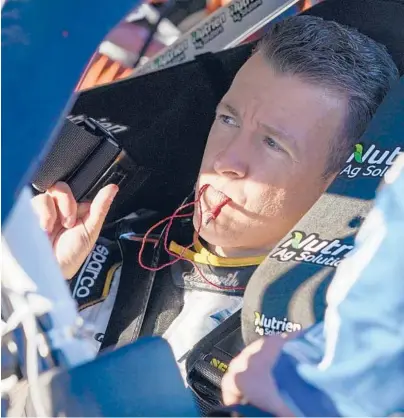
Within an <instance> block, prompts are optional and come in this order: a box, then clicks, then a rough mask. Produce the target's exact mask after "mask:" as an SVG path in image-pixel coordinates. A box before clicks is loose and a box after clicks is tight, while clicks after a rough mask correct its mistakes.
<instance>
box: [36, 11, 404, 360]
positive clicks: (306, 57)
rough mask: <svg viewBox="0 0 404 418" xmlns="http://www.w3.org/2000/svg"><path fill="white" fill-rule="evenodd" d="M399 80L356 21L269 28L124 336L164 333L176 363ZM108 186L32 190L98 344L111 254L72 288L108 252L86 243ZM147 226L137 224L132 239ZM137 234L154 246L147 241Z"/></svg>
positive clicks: (229, 309)
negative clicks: (105, 266)
mask: <svg viewBox="0 0 404 418" xmlns="http://www.w3.org/2000/svg"><path fill="white" fill-rule="evenodd" d="M397 78H398V70H397V68H396V66H395V64H394V63H393V61H392V59H391V57H390V56H389V54H388V53H387V51H386V49H385V48H384V47H382V46H381V45H379V44H377V43H375V42H374V41H373V40H371V39H370V38H368V37H366V36H364V35H362V34H360V33H359V32H357V31H356V30H353V29H350V28H347V27H343V26H341V25H339V24H337V23H335V22H329V21H324V20H322V19H320V18H316V17H310V16H297V17H292V18H288V19H286V20H284V21H282V22H279V23H277V24H276V25H274V26H273V27H271V28H270V30H269V32H268V33H267V35H266V36H265V37H264V38H263V40H262V41H261V43H260V44H259V46H258V48H257V50H256V51H255V53H254V54H253V55H252V56H251V58H250V59H248V61H247V62H246V63H245V64H244V65H243V67H242V68H241V69H240V71H239V72H238V73H237V75H236V77H235V79H234V81H233V83H232V85H231V87H230V89H229V90H228V92H227V93H226V94H225V96H224V97H223V98H222V100H221V101H220V103H219V104H218V106H217V112H216V118H215V120H214V122H213V124H212V128H211V131H210V134H209V138H208V142H207V146H206V149H205V154H204V157H203V161H202V164H201V168H200V173H199V176H198V179H197V181H196V188H195V190H196V193H195V195H196V200H198V198H200V204H199V202H197V204H195V211H194V214H193V216H190V217H189V218H181V219H180V220H178V221H175V222H173V225H172V227H171V228H170V234H169V236H168V237H167V245H169V247H168V246H167V248H166V249H164V248H161V251H160V253H159V254H160V255H159V259H158V263H157V267H159V266H162V265H167V266H166V267H165V268H163V269H162V270H160V271H159V272H158V273H157V274H156V275H155V276H153V277H154V284H153V288H152V290H151V295H150V298H149V300H148V304H147V308H145V309H144V310H143V311H142V312H141V314H139V316H140V317H144V320H143V321H142V322H141V326H140V325H139V326H138V328H140V329H138V331H137V332H136V333H134V334H133V338H135V337H137V336H139V335H140V336H142V335H152V334H153V335H162V336H164V337H165V338H167V339H168V340H169V342H170V343H171V345H172V347H173V350H174V353H175V355H176V358H177V359H178V360H181V359H183V358H184V355H185V354H186V353H187V351H188V350H190V349H191V348H192V346H193V345H194V344H195V343H197V342H198V340H199V339H200V338H202V337H203V336H204V335H206V333H208V332H209V331H211V330H212V329H213V328H214V327H215V326H217V325H218V324H219V323H220V321H222V320H224V319H226V318H227V317H228V316H229V315H231V314H232V313H233V312H235V311H236V310H237V309H239V308H240V307H241V304H242V295H243V288H244V287H245V285H246V284H247V282H248V280H249V278H250V277H251V275H252V273H253V272H254V270H255V268H256V266H257V265H259V264H260V262H261V261H262V260H263V258H264V257H265V256H266V254H267V253H268V252H269V251H270V249H271V248H272V247H273V246H274V245H275V244H276V243H277V242H278V241H279V240H280V239H281V238H282V237H283V236H284V235H285V234H286V233H287V232H288V231H289V230H290V229H291V228H292V227H293V225H294V224H295V223H296V222H297V221H298V220H299V219H300V218H301V217H302V216H303V215H304V214H305V213H306V212H307V211H308V210H309V208H310V207H311V206H312V205H313V204H314V202H315V201H316V200H317V199H318V198H319V197H320V195H321V194H322V193H323V192H324V191H325V189H326V188H327V187H328V185H329V184H330V183H331V182H332V180H333V179H334V178H335V176H336V175H337V174H338V172H339V171H340V169H341V168H342V166H343V164H344V162H345V161H346V159H347V157H348V156H349V155H350V154H351V152H352V151H353V149H354V144H355V143H356V141H357V139H358V138H359V137H360V136H361V135H362V133H363V132H364V130H365V128H366V126H367V124H368V122H369V120H370V119H371V117H372V115H373V114H374V112H375V111H376V109H377V107H378V105H379V104H380V102H381V101H382V99H383V97H384V96H385V94H386V93H387V91H388V90H389V88H390V86H391V84H392V83H393V82H394V81H395V80H396V79H397ZM173 187H174V185H173ZM117 191H118V189H117V187H116V186H114V185H109V186H107V187H105V188H104V189H102V190H101V191H100V192H99V193H98V195H97V196H96V197H95V199H94V201H93V202H92V203H91V204H90V203H88V204H77V203H76V202H75V200H74V198H73V196H72V193H71V191H70V189H69V187H68V186H67V185H66V184H63V183H58V184H56V185H55V186H54V187H52V188H51V189H50V190H48V191H47V192H46V193H44V194H42V195H39V196H37V197H35V198H34V199H33V205H34V208H35V210H36V212H37V213H38V216H39V219H40V223H41V225H42V227H43V229H44V230H46V231H47V233H48V234H49V236H50V239H51V242H52V245H53V248H54V252H55V255H56V257H57V260H58V262H59V264H60V267H61V269H62V271H63V273H64V276H65V277H66V279H69V280H71V283H73V285H72V291H73V295H74V296H75V298H76V299H77V301H78V304H79V306H80V307H81V308H82V310H81V312H82V314H83V316H84V317H85V318H87V319H89V320H91V321H92V322H94V323H95V326H96V329H95V337H94V338H95V340H97V341H94V344H95V348H96V349H98V348H99V346H100V341H102V335H103V333H104V332H105V329H106V327H107V324H108V321H109V318H110V315H111V310H112V307H113V306H114V304H115V305H116V306H117V304H116V303H115V302H116V301H115V298H116V293H117V292H118V296H119V291H120V290H121V289H120V286H119V284H120V283H123V282H122V280H123V277H120V269H119V268H117V269H116V265H115V262H116V263H118V264H119V261H116V260H113V261H111V263H110V266H111V269H112V267H113V266H115V267H114V269H112V270H111V269H110V270H109V274H107V273H105V274H104V276H105V277H104V278H103V282H102V283H103V284H104V285H103V286H101V290H100V289H98V287H99V286H98V283H99V281H100V280H101V278H100V276H98V278H97V286H93V287H91V286H90V283H94V280H93V282H91V280H90V279H91V278H90V279H88V278H87V279H88V280H87V283H88V285H87V288H86V289H83V290H82V291H81V293H80V294H81V295H82V296H83V295H84V296H85V298H84V299H85V300H86V303H85V304H83V303H82V301H81V299H80V295H78V287H77V286H78V283H79V279H80V275H81V274H82V272H83V271H84V270H85V268H86V266H87V267H88V264H89V263H90V262H91V260H92V259H91V257H93V258H94V257H95V258H96V257H98V259H99V260H101V259H102V258H103V257H104V258H103V260H105V259H106V257H108V256H109V255H110V254H111V253H113V251H112V250H111V248H109V247H108V246H107V245H106V244H105V245H104V244H103V243H101V242H100V241H99V242H98V243H97V245H95V243H96V240H97V238H98V237H99V234H100V231H101V228H102V225H103V222H104V220H105V217H106V215H107V213H108V210H109V208H110V205H111V202H112V201H113V199H114V196H115V195H116V193H117ZM224 203H226V204H225V206H223V204H224ZM220 206H223V207H222V208H221V212H220V211H218V210H217V209H218V208H219V207H220ZM215 211H216V213H215ZM219 212H220V213H219ZM213 213H215V216H212V214H213ZM138 215H139V214H138ZM217 215H218V216H217ZM139 216H140V215H139ZM139 216H138V218H137V219H139ZM140 218H141V217H140ZM134 223H136V219H135V221H134ZM152 223H154V222H152ZM152 223H150V224H149V225H147V226H146V228H144V229H143V230H139V227H138V226H137V227H136V228H135V227H134V231H136V234H137V235H136V236H135V238H136V239H141V237H142V235H141V233H142V232H143V233H144V232H145V231H146V230H147V229H148V227H150V226H151V225H152ZM196 232H197V233H196ZM151 238H153V237H151ZM163 241H164V240H163ZM145 242H146V246H149V247H150V245H152V247H154V243H153V239H148V240H147V241H145ZM191 242H194V245H193V247H189V248H186V247H188V246H189V244H190V243H191ZM94 245H95V247H94ZM93 247H94V250H93V253H92V255H91V254H90V253H91V251H92V248H93ZM94 252H96V253H98V255H96V254H95V253H94ZM167 252H169V253H170V255H169V256H168V255H167ZM89 254H90V256H89ZM138 255H139V254H134V255H133V257H137V256H138ZM155 255H156V253H154V259H155V258H156V257H155ZM88 256H89V257H88ZM180 258H181V260H179V259H180ZM86 259H87V260H86ZM140 259H141V260H142V257H140ZM184 259H185V260H184ZM85 261H86V262H85ZM95 261H96V259H95ZM143 261H144V262H142V264H141V265H140V266H139V265H138V266H137V269H136V274H135V277H134V278H133V280H135V279H137V277H136V276H139V275H140V276H142V275H143V276H142V280H140V281H139V282H138V283H139V287H135V288H134V290H133V291H132V290H129V289H128V290H126V291H125V290H124V291H123V293H124V297H125V298H126V299H125V303H126V304H124V305H122V306H124V307H125V306H132V305H136V304H137V303H140V302H142V303H143V301H144V299H145V298H144V295H139V294H138V293H139V292H140V293H141V292H142V290H140V289H141V287H140V285H142V286H143V285H144V283H147V282H148V280H152V276H147V274H149V271H146V270H147V268H150V263H149V264H148V265H146V264H147V263H146V261H145V259H144V258H143ZM174 261H177V262H176V263H174ZM84 262H85V263H84ZM170 262H171V265H168V264H169V263H170ZM83 263H84V265H83ZM86 263H87V264H86ZM99 263H100V262H99ZM82 265H83V268H82V269H80V266H82ZM124 265H125V260H124ZM157 267H156V266H155V268H157ZM96 270H97V269H96V268H95V267H94V271H96ZM96 272H97V273H99V274H100V272H99V269H98V270H97V271H96ZM112 273H113V274H112ZM95 288H97V289H98V290H97V292H98V293H97V294H95V295H94V297H92V295H91V291H92V290H93V289H95ZM136 289H138V290H137V291H136ZM121 301H122V298H121ZM125 312H126V311H125ZM125 315H127V312H126V313H124V312H122V316H125ZM100 336H101V337H100Z"/></svg>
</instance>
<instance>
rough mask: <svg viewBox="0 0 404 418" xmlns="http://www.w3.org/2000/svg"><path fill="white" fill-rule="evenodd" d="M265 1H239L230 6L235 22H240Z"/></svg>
mask: <svg viewBox="0 0 404 418" xmlns="http://www.w3.org/2000/svg"><path fill="white" fill-rule="evenodd" d="M262 2H263V0H237V1H235V2H234V3H232V4H231V5H230V6H229V10H230V16H231V18H232V19H233V22H240V21H242V20H243V18H244V17H245V16H247V15H248V14H249V13H251V12H252V11H253V10H255V9H256V8H257V7H260V6H261V5H262Z"/></svg>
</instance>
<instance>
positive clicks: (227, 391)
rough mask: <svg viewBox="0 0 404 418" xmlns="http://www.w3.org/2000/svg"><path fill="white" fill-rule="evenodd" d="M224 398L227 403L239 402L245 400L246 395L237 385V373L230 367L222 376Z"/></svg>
mask: <svg viewBox="0 0 404 418" xmlns="http://www.w3.org/2000/svg"><path fill="white" fill-rule="evenodd" d="M222 398H223V403H224V404H225V405H235V404H239V403H242V402H243V400H244V396H243V394H242V393H241V391H240V389H239V387H238V385H237V381H236V373H235V372H232V371H231V370H230V368H229V370H228V371H227V372H226V373H225V374H224V376H223V378H222Z"/></svg>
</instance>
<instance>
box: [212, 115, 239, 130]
mask: <svg viewBox="0 0 404 418" xmlns="http://www.w3.org/2000/svg"><path fill="white" fill-rule="evenodd" d="M217 118H218V119H219V121H220V122H221V123H223V124H224V125H228V126H236V127H237V126H238V125H237V122H236V120H235V119H234V118H233V117H231V116H228V115H218V116H217Z"/></svg>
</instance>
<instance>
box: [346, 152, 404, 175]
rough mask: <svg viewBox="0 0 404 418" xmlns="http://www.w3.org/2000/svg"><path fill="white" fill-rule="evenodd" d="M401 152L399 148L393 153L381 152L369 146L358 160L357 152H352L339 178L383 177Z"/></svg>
mask: <svg viewBox="0 0 404 418" xmlns="http://www.w3.org/2000/svg"><path fill="white" fill-rule="evenodd" d="M401 152H402V151H401V148H400V147H397V148H396V149H395V150H393V151H382V150H380V149H377V148H376V146H375V145H371V146H370V147H369V148H368V149H367V150H366V151H365V152H363V151H362V152H361V155H360V156H359V157H360V158H358V153H357V152H356V153H355V152H353V153H352V154H351V156H350V157H349V158H348V160H347V161H346V163H347V166H346V167H345V168H344V169H343V170H342V171H341V172H340V176H342V177H346V178H350V179H353V178H355V177H357V176H361V177H383V176H384V175H385V174H386V171H387V170H388V169H389V167H390V166H391V165H392V164H393V163H394V161H395V160H396V158H397V157H398V155H400V153H401ZM355 157H356V158H355ZM358 160H359V161H360V162H358Z"/></svg>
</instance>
